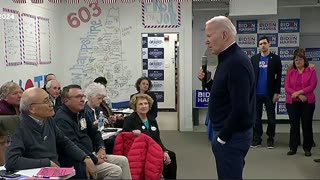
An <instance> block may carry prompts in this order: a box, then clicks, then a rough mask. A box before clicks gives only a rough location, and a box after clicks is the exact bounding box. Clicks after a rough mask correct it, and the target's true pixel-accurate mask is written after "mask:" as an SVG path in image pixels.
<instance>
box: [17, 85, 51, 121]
mask: <svg viewBox="0 0 320 180" xmlns="http://www.w3.org/2000/svg"><path fill="white" fill-rule="evenodd" d="M20 111H21V112H23V113H26V114H29V115H33V116H34V117H36V118H38V119H39V120H41V119H44V118H47V117H51V116H53V115H54V111H53V104H52V101H51V99H50V97H49V95H48V93H47V92H46V91H44V90H43V89H40V88H36V87H33V88H29V89H27V90H26V91H24V92H23V94H22V96H21V101H20Z"/></svg>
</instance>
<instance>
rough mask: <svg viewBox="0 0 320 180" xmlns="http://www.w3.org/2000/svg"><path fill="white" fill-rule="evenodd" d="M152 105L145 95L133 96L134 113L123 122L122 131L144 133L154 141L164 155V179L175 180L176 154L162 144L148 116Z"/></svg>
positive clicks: (137, 134)
mask: <svg viewBox="0 0 320 180" xmlns="http://www.w3.org/2000/svg"><path fill="white" fill-rule="evenodd" d="M152 103H153V100H152V98H151V97H150V96H149V95H147V94H137V95H134V96H133V97H132V98H131V100H130V106H131V108H132V109H133V110H134V112H133V113H132V114H131V115H130V116H128V117H127V118H126V119H125V120H124V125H123V131H127V132H133V133H134V134H135V135H136V136H139V135H140V134H141V133H144V134H146V135H148V136H150V137H151V138H152V139H153V140H154V141H156V142H157V143H158V144H159V145H160V146H161V148H162V150H163V153H164V154H163V155H164V168H163V172H162V174H163V176H164V178H165V179H176V178H177V161H176V154H175V153H174V152H173V151H170V150H168V149H167V148H166V147H165V146H164V145H163V144H162V141H161V139H160V131H159V127H158V123H157V121H156V120H155V119H154V117H153V116H151V115H149V114H148V111H149V110H150V107H151V106H152Z"/></svg>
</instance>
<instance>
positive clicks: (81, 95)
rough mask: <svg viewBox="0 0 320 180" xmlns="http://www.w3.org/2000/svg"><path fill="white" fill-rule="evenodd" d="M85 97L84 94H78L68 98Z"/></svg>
mask: <svg viewBox="0 0 320 180" xmlns="http://www.w3.org/2000/svg"><path fill="white" fill-rule="evenodd" d="M85 97H86V96H85V95H83V94H79V95H76V96H69V97H68V98H75V99H82V98H85Z"/></svg>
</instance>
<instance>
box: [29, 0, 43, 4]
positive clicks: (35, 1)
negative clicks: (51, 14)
mask: <svg viewBox="0 0 320 180" xmlns="http://www.w3.org/2000/svg"><path fill="white" fill-rule="evenodd" d="M31 2H32V3H36V4H41V3H43V0H31Z"/></svg>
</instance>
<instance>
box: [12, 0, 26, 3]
mask: <svg viewBox="0 0 320 180" xmlns="http://www.w3.org/2000/svg"><path fill="white" fill-rule="evenodd" d="M12 2H14V3H26V0H12Z"/></svg>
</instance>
